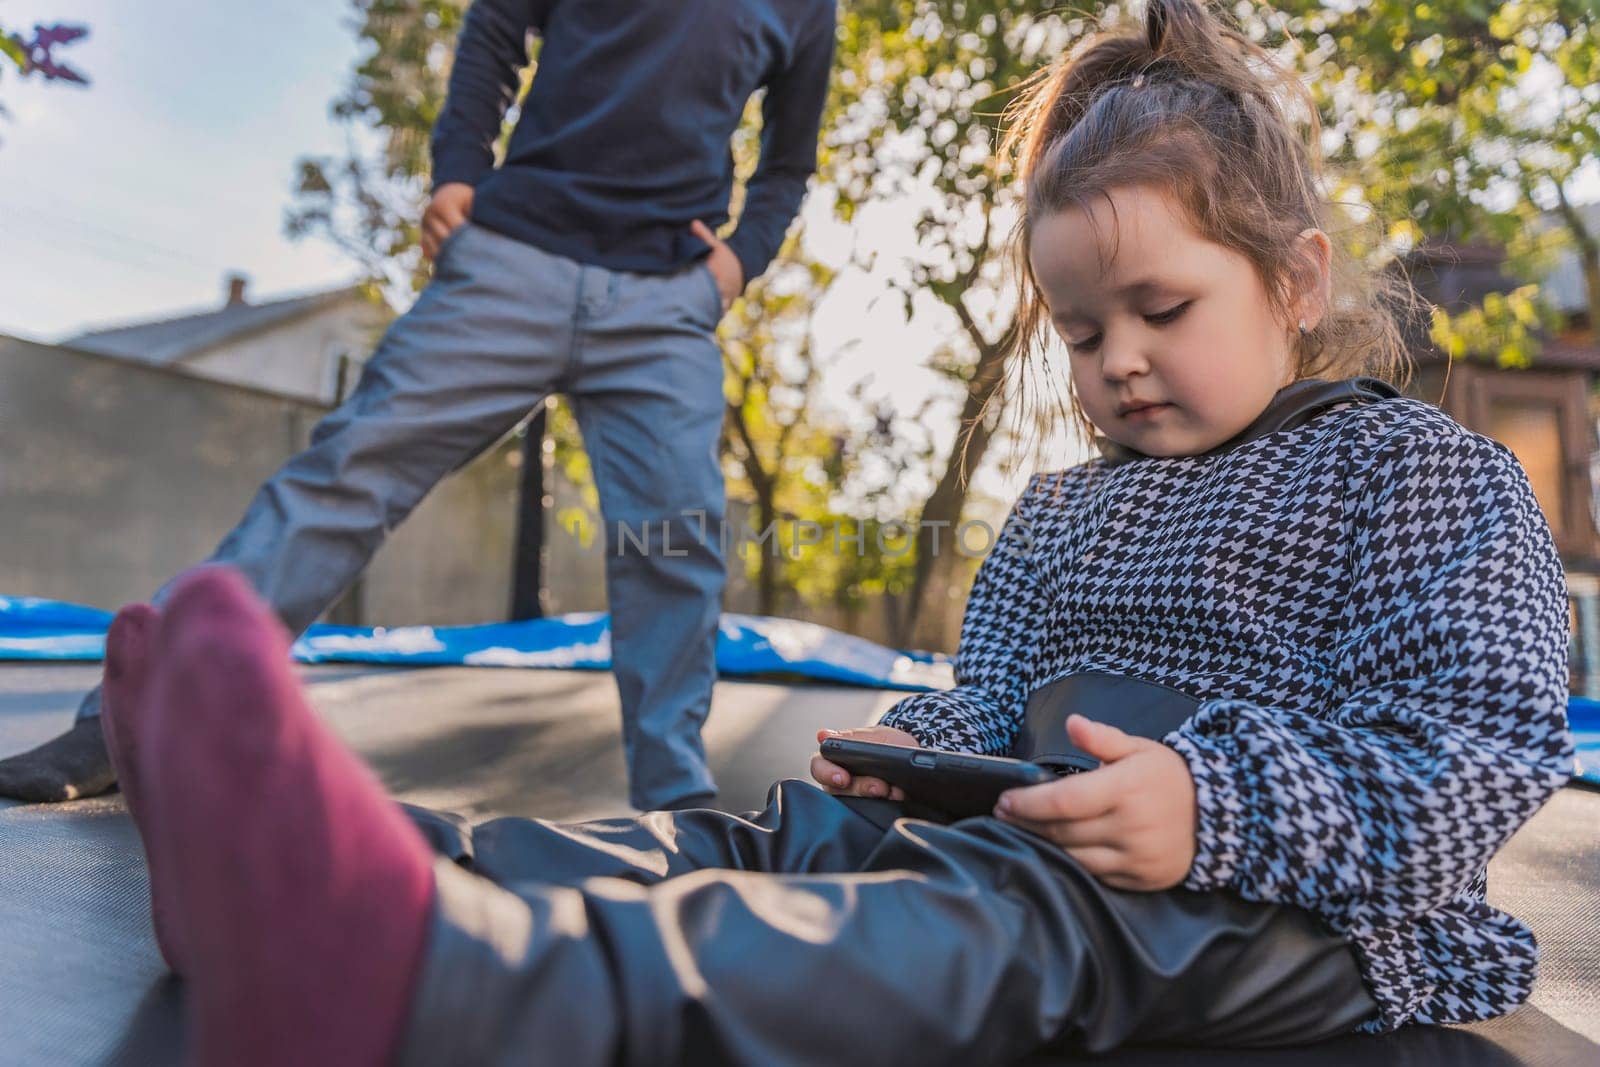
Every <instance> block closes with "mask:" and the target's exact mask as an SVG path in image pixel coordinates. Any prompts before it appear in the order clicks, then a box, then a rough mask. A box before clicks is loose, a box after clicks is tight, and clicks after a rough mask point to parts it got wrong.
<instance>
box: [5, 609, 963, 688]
mask: <svg viewBox="0 0 1600 1067" xmlns="http://www.w3.org/2000/svg"><path fill="white" fill-rule="evenodd" d="M110 625H111V613H110V612H105V611H100V610H97V609H95V608H86V607H82V606H80V605H77V604H66V603H62V602H60V601H54V600H37V599H31V598H25V597H0V660H54V661H74V660H76V661H92V660H98V659H100V658H101V656H103V655H104V653H105V633H106V629H107V627H109V626H110ZM294 654H295V658H296V659H298V660H299V661H301V662H302V663H401V664H415V665H419V666H421V665H429V666H441V665H467V666H482V667H559V668H564V669H569V670H605V669H607V668H609V667H610V666H611V625H610V617H609V616H607V615H604V614H599V613H588V614H574V615H562V616H558V617H555V618H548V619H529V620H527V621H525V622H501V623H488V624H485V625H482V626H397V627H392V628H384V627H376V628H373V627H356V626H313V627H312V628H311V629H310V630H308V631H307V632H306V634H305V636H304V637H302V638H301V639H300V640H299V641H297V642H296V643H295V646H294ZM717 670H718V671H719V672H720V673H722V674H727V675H753V674H785V675H794V676H799V677H802V678H809V679H813V680H816V681H824V682H836V683H840V684H844V685H858V686H866V687H871V688H879V689H907V690H927V689H943V688H945V687H947V686H948V685H949V684H950V682H951V670H950V660H949V657H947V656H942V655H932V654H929V653H923V652H896V651H894V650H893V649H888V648H885V647H883V646H882V645H879V644H876V643H875V642H872V641H867V640H865V639H863V638H859V637H852V636H850V635H849V634H844V633H840V632H839V631H838V630H831V629H829V628H828V627H826V626H818V625H816V624H814V623H808V622H799V621H796V620H794V619H776V618H769V617H765V616H756V615H732V614H725V615H723V616H722V625H721V629H720V631H719V632H718V634H717Z"/></svg>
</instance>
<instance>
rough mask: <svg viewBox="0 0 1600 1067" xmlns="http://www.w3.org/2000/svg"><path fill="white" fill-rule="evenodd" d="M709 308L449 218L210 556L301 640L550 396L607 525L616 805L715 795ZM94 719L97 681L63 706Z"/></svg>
mask: <svg viewBox="0 0 1600 1067" xmlns="http://www.w3.org/2000/svg"><path fill="white" fill-rule="evenodd" d="M721 314H722V298H721V295H720V294H719V293H718V291H717V286H716V282H715V280H714V279H713V278H712V277H711V274H710V271H709V270H708V269H707V268H706V267H705V265H704V264H703V263H701V264H695V265H693V266H691V267H688V268H686V269H684V270H682V271H680V272H678V273H676V274H671V275H643V274H631V273H626V272H618V271H612V270H607V269H604V268H601V267H593V266H585V265H583V264H581V263H577V262H574V261H572V260H569V259H565V258H563V257H561V256H556V255H552V254H550V253H548V252H544V251H541V250H540V249H538V248H535V247H533V246H531V245H528V244H525V243H523V242H520V241H517V240H513V239H512V238H509V237H506V236H504V235H502V234H499V233H496V232H494V231H492V230H488V229H485V228H483V227H481V226H476V225H472V224H470V223H469V224H468V225H465V226H462V227H461V228H460V229H458V230H456V231H455V232H454V233H453V234H451V235H450V237H449V238H448V239H447V240H446V242H445V244H444V246H443V248H441V249H440V252H439V256H438V259H437V262H436V270H435V275H434V280H433V281H432V282H431V283H430V284H429V285H428V287H427V289H426V290H424V291H423V293H422V294H421V296H420V297H419V298H418V299H417V302H416V304H415V305H414V306H413V307H412V308H411V310H410V311H408V312H407V313H406V314H405V315H403V316H401V317H400V318H399V319H398V320H396V321H395V323H394V324H393V326H391V327H390V329H389V331H388V333H387V334H385V336H384V338H383V340H382V341H381V342H380V344H379V345H378V349H377V351H376V352H375V353H374V354H373V356H372V359H371V360H370V361H369V362H368V363H367V366H366V369H365V371H364V372H363V374H362V376H361V380H360V382H359V384H358V385H357V386H356V389H355V392H354V393H353V394H351V396H350V398H349V400H347V401H346V402H345V403H344V404H343V405H342V406H341V407H340V408H339V409H338V410H336V411H334V412H333V413H331V414H330V415H328V417H327V418H325V419H323V420H322V422H320V423H319V424H318V425H317V427H316V428H315V430H313V431H312V434H311V444H310V446H309V447H308V448H307V449H306V450H305V451H303V452H301V453H300V454H299V455H297V456H295V457H294V458H293V459H291V460H290V461H289V462H288V463H287V464H286V465H285V466H284V467H283V468H282V469H281V470H279V471H278V472H277V473H276V474H274V475H273V476H272V477H271V478H270V479H268V480H267V482H266V484H264V485H263V486H262V487H261V489H260V490H259V491H258V492H257V493H256V496H255V498H254V500H252V501H251V503H250V506H249V509H248V510H247V511H246V512H245V515H244V518H243V519H241V520H240V522H239V525H238V526H237V527H235V528H234V530H233V532H232V533H230V534H228V535H227V537H225V538H224V539H223V541H222V543H221V545H220V546H218V548H217V550H216V553H215V554H214V555H213V556H212V557H211V561H212V562H215V563H225V564H228V565H230V566H233V567H236V568H238V569H239V570H240V571H242V572H243V573H244V575H245V576H246V577H247V578H248V579H249V580H250V581H251V582H252V583H253V584H254V585H255V587H256V589H257V590H259V591H260V593H261V595H262V596H263V597H264V598H265V599H266V600H267V602H268V603H270V604H271V605H272V607H273V608H274V609H275V610H276V611H277V613H278V615H279V616H280V617H281V618H282V619H283V621H284V623H285V624H286V625H287V626H288V627H289V629H290V630H291V631H293V632H294V633H297V634H298V633H300V632H301V631H303V630H304V629H305V628H306V627H307V626H309V625H311V623H312V622H313V621H315V620H316V618H317V617H318V616H320V615H321V614H322V613H323V611H325V610H326V609H327V608H328V606H329V605H330V604H332V603H333V601H334V600H335V599H336V598H337V597H338V596H339V595H340V593H341V592H343V591H344V589H345V588H346V587H347V586H348V585H349V584H350V583H351V582H352V581H354V580H355V578H356V577H357V575H358V574H359V573H360V572H361V570H362V568H363V567H365V566H366V564H367V561H368V560H369V559H371V557H372V555H373V553H374V552H376V551H377V549H378V547H379V545H381V544H382V543H383V539H384V537H385V536H386V535H387V534H388V532H389V531H390V530H392V529H394V528H395V527H396V526H398V525H399V524H400V523H401V522H402V521H403V520H404V519H405V517H406V516H407V515H408V514H410V512H411V509H412V508H414V507H415V506H416V505H417V504H418V502H420V501H421V500H422V498H423V496H424V495H425V494H427V492H428V491H429V490H430V489H432V488H433V487H434V485H436V484H437V483H438V482H439V480H440V479H442V478H443V477H444V476H445V475H447V474H449V473H450V472H451V471H453V470H455V469H456V468H458V467H460V466H462V465H464V464H465V463H467V462H468V461H470V460H471V459H472V458H473V457H475V456H476V455H478V454H479V453H480V452H482V451H483V450H484V449H486V448H488V447H489V446H490V445H492V444H493V443H494V442H495V441H497V440H499V439H500V438H501V437H502V436H504V435H505V434H506V433H507V432H508V431H509V430H511V429H512V427H514V426H515V425H516V424H517V423H518V422H520V421H521V420H522V419H523V418H525V417H526V416H527V415H528V413H529V412H530V411H531V410H532V409H533V408H534V407H535V406H536V405H537V404H539V403H540V402H541V401H543V400H544V398H545V397H546V396H548V395H549V394H551V393H553V392H561V393H564V394H566V395H567V396H568V397H569V398H570V399H571V401H572V404H573V408H574V410H575V412H576V414H577V418H578V423H579V427H580V429H581V430H582V432H583V439H584V445H585V447H586V449H587V450H588V453H589V459H590V463H591V466H592V467H593V470H594V476H595V484H596V487H597V488H598V490H599V494H600V506H601V511H602V514H603V517H604V519H605V526H606V534H607V537H606V587H607V595H608V598H609V601H610V607H611V642H612V648H611V652H612V661H613V669H614V672H615V675H616V679H617V688H618V690H619V693H620V695H621V701H622V721H623V742H624V746H625V748H626V754H627V760H628V779H629V800H630V802H631V803H632V804H633V805H634V806H635V807H638V808H642V809H645V810H651V809H654V808H659V807H665V806H668V805H671V804H673V803H675V802H677V801H680V800H682V799H684V798H686V797H689V796H693V795H695V794H703V793H709V792H712V791H714V790H715V785H714V783H713V782H712V780H711V775H710V772H709V770H708V769H707V767H706V762H705V749H704V746H703V744H702V743H701V739H700V727H701V724H702V723H703V722H704V721H705V717H706V713H707V712H708V710H709V708H710V702H711V687H712V683H713V681H714V680H715V676H716V665H715V649H716V635H717V622H718V617H719V614H720V610H721V596H722V587H723V582H724V578H725V570H724V566H723V560H722V551H721V546H722V521H723V484H722V472H721V468H720V465H719V462H718V447H717V446H718V436H719V433H720V431H721V426H722V417H723V406H724V402H723V392H722V355H721V351H720V350H719V348H718V346H717V343H716V326H717V322H718V319H719V318H720V317H721ZM619 524H620V525H622V526H623V527H625V528H626V530H627V532H628V536H623V537H619V536H618V533H619ZM641 545H643V547H641ZM169 587H170V583H169ZM166 591H167V590H166V588H164V589H163V590H162V591H161V592H159V593H157V594H156V597H155V602H156V603H157V604H159V603H160V602H161V601H162V600H163V599H164V596H165V594H166ZM98 710H99V690H98V689H96V690H95V691H94V692H92V693H90V694H89V696H88V697H86V698H85V700H84V703H83V707H82V708H81V709H80V711H79V714H80V716H82V715H92V714H96V713H97V712H98Z"/></svg>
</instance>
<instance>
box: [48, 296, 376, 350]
mask: <svg viewBox="0 0 1600 1067" xmlns="http://www.w3.org/2000/svg"><path fill="white" fill-rule="evenodd" d="M352 297H357V298H359V297H360V290H359V289H358V288H357V287H355V286H347V287H344V288H340V289H331V290H327V291H325V292H320V293H309V294H306V295H304V296H296V297H289V298H288V299H284V300H273V301H269V302H267V303H265V304H249V303H245V302H243V301H240V302H238V303H232V304H228V305H226V306H224V307H221V308H218V309H216V310H214V311H203V312H200V313H198V314H192V315H180V316H177V317H174V318H167V319H156V320H153V321H150V322H138V323H131V324H129V325H126V326H116V327H112V328H109V329H103V330H90V331H89V332H87V333H81V334H79V335H77V336H76V337H70V338H68V339H67V340H66V341H64V342H62V343H63V344H66V345H69V346H70V347H73V348H81V349H84V350H85V351H88V352H96V353H99V354H100V355H104V356H116V357H118V358H120V359H135V360H140V361H142V362H145V363H155V364H159V365H163V366H165V365H170V364H173V363H179V362H182V361H183V360H185V359H187V358H188V357H190V356H192V355H195V354H196V353H199V352H203V351H205V350H206V349H208V348H213V347H215V346H217V345H219V344H222V343H224V342H226V341H231V340H234V339H235V338H238V337H242V336H244V335H246V334H252V333H255V332H257V331H259V330H265V329H267V328H269V327H272V326H278V325H281V324H283V323H286V322H290V321H292V320H294V319H298V318H301V317H303V316H306V315H309V314H311V313H312V312H315V311H320V310H322V309H323V308H326V307H328V306H330V305H333V304H337V303H340V302H342V301H344V300H347V299H350V298H352Z"/></svg>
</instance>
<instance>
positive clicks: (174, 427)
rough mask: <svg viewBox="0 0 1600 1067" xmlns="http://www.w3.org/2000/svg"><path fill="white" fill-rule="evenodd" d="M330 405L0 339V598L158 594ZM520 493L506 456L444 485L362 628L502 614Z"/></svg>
mask: <svg viewBox="0 0 1600 1067" xmlns="http://www.w3.org/2000/svg"><path fill="white" fill-rule="evenodd" d="M324 410H325V409H324V408H322V407H321V406H319V405H316V404H312V403H308V402H306V401H303V400H296V399H294V398H292V397H285V396H280V395H275V394H272V393H267V392H263V391H259V390H251V389H242V388H238V387H234V386H229V385H225V384H221V383H218V382H212V381H206V380H203V379H199V378H196V377H193V376H191V375H188V374H184V373H181V372H178V371H173V370H168V369H164V368H159V367H146V366H142V365H139V364H135V363H130V362H128V361H126V360H117V359H109V358H105V357H101V356H95V355H90V354H88V353H83V352H78V351H75V350H72V349H66V348H59V347H53V346H48V345H36V344H31V343H28V342H25V341H20V340H15V339H12V338H6V337H0V456H3V457H4V461H3V462H0V502H3V504H0V595H9V596H38V597H47V598H51V599H57V600H69V601H75V602H78V603H84V604H91V605H94V606H97V607H102V608H108V609H109V608H116V607H118V606H120V605H122V604H124V603H127V602H129V601H133V600H138V599H143V598H145V597H148V596H149V595H150V594H151V593H152V592H153V591H154V590H155V589H156V588H157V587H158V586H159V585H160V584H161V583H162V582H163V581H165V580H166V579H167V578H168V577H170V576H171V575H172V574H174V573H176V572H178V571H179V570H181V569H183V568H185V567H187V566H190V565H192V564H194V563H196V562H198V561H200V560H202V559H204V558H205V557H206V556H208V555H209V554H210V552H211V551H212V549H213V548H214V547H215V545H216V544H217V542H218V540H219V539H220V538H221V537H222V535H223V534H224V533H226V532H227V530H228V529H229V528H230V527H231V526H232V525H233V524H234V522H236V521H237V519H238V517H239V516H240V514H241V513H242V512H243V510H244V507H245V505H246V504H248V503H249V501H250V498H251V497H252V496H253V495H254V493H255V490H256V488H257V487H258V486H259V484H260V483H261V481H262V480H263V479H265V478H266V477H267V476H268V475H269V474H271V473H272V472H273V471H274V470H276V469H277V468H278V467H279V466H280V465H281V464H282V463H283V462H284V461H285V460H287V459H288V458H289V457H290V456H292V455H293V454H294V453H295V452H296V451H298V450H299V449H300V448H302V447H304V445H305V444H306V442H307V441H308V439H309V435H310V432H311V427H312V426H313V425H314V424H315V423H316V421H317V419H318V418H320V417H321V415H322V414H323V412H324ZM515 487H516V469H515V467H513V466H512V464H511V463H510V462H509V461H508V460H507V455H506V451H505V450H504V449H503V448H501V449H491V450H490V451H489V452H488V453H486V454H485V455H484V456H483V457H480V458H479V459H478V460H477V461H475V462H474V463H472V464H471V465H470V466H468V467H467V468H466V469H465V470H463V471H461V472H459V473H458V474H456V475H454V476H452V477H451V478H449V479H447V480H446V481H445V482H444V483H443V484H442V485H441V486H440V487H439V488H438V489H437V490H436V491H435V492H434V493H433V494H432V495H431V496H429V497H428V498H427V499H426V500H425V501H424V502H423V503H422V505H421V506H420V507H418V509H417V511H416V512H415V513H414V514H413V516H412V517H411V519H410V520H408V521H407V522H406V523H405V524H404V525H403V526H402V527H401V528H400V529H399V530H398V531H397V532H396V533H395V534H394V535H393V537H392V538H391V539H390V541H389V542H388V543H387V544H386V545H385V546H384V547H383V548H382V549H381V550H380V551H379V554H378V556H377V557H376V559H375V560H374V562H373V565H372V567H371V569H370V570H369V571H368V573H367V576H366V578H365V579H364V580H363V583H362V588H361V595H360V597H359V601H360V606H361V609H362V610H361V618H360V620H359V621H364V622H366V623H368V624H373V625H403V624H408V623H421V622H432V623H456V622H460V623H465V622H483V621H494V620H498V619H503V618H505V615H506V606H507V602H508V599H509V596H510V582H511V538H512V536H513V529H514V515H515V501H516V497H515ZM342 621H352V622H353V621H358V620H357V619H355V618H348V617H347V619H346V620H342Z"/></svg>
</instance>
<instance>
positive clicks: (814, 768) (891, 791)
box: [811, 726, 922, 800]
mask: <svg viewBox="0 0 1600 1067" xmlns="http://www.w3.org/2000/svg"><path fill="white" fill-rule="evenodd" d="M828 737H847V738H849V739H851V740H852V741H876V742H877V743H878V744H880V745H901V746H903V747H905V748H921V747H922V745H921V744H920V743H918V741H917V739H916V738H915V737H912V736H911V735H910V734H908V733H906V732H905V731H904V730H897V729H895V728H894V727H893V726H858V727H856V728H855V729H853V730H818V731H817V744H819V745H820V744H822V741H823V739H824V738H828ZM811 777H813V778H815V779H816V780H817V784H819V785H821V786H822V788H824V789H826V790H827V791H828V792H830V793H836V794H838V795H840V796H852V797H879V798H883V799H887V800H904V799H905V798H906V794H905V790H903V789H901V788H900V787H899V786H894V785H890V784H889V783H888V782H885V781H884V780H883V779H882V778H868V777H865V776H863V777H859V778H858V777H855V776H854V775H852V774H851V773H850V772H849V771H847V770H845V769H844V768H843V767H841V766H839V765H838V764H836V763H833V762H832V761H830V760H826V759H823V758H822V754H821V753H820V752H819V753H818V754H817V755H815V756H812V757H811Z"/></svg>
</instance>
